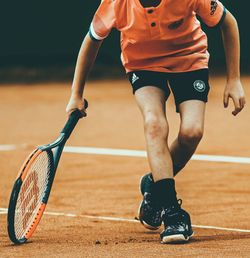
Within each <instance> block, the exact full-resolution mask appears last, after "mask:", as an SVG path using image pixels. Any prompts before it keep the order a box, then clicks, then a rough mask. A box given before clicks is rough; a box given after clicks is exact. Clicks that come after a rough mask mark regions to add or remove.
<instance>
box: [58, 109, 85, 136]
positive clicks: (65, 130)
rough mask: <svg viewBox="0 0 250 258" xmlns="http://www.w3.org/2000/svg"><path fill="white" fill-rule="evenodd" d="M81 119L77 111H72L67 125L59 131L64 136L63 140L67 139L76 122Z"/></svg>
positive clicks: (79, 112)
mask: <svg viewBox="0 0 250 258" xmlns="http://www.w3.org/2000/svg"><path fill="white" fill-rule="evenodd" d="M81 117H82V113H81V111H80V110H79V109H76V110H75V111H73V112H72V113H71V114H70V116H69V119H68V121H67V123H66V124H65V126H64V127H63V129H62V131H61V133H62V134H64V135H65V139H68V138H69V136H70V135H71V133H72V131H73V130H74V128H75V126H76V124H77V122H78V120H79V119H80V118H81Z"/></svg>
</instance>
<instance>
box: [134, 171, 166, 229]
mask: <svg viewBox="0 0 250 258" xmlns="http://www.w3.org/2000/svg"><path fill="white" fill-rule="evenodd" d="M153 184H154V181H153V177H152V174H151V173H149V174H146V175H144V176H143V177H142V178H141V182H140V191H141V193H142V195H143V200H142V202H141V204H140V207H139V220H140V222H141V223H142V224H143V225H144V227H146V228H148V229H151V230H157V229H158V228H159V227H160V226H161V224H162V218H161V212H162V208H161V207H160V206H159V205H158V204H157V202H156V201H155V200H154V196H153V194H152V187H153Z"/></svg>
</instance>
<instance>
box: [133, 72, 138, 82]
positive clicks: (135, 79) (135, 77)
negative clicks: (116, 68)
mask: <svg viewBox="0 0 250 258" xmlns="http://www.w3.org/2000/svg"><path fill="white" fill-rule="evenodd" d="M137 80H139V77H138V76H137V75H136V74H135V73H133V75H132V84H134V83H135V82H136V81H137Z"/></svg>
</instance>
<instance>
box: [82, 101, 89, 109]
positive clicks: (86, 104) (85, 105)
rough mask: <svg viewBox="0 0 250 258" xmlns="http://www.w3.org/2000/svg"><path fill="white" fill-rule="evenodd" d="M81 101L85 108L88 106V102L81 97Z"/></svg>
mask: <svg viewBox="0 0 250 258" xmlns="http://www.w3.org/2000/svg"><path fill="white" fill-rule="evenodd" d="M83 103H84V104H83V105H84V108H85V109H87V108H88V107H89V102H88V101H87V100H86V99H83Z"/></svg>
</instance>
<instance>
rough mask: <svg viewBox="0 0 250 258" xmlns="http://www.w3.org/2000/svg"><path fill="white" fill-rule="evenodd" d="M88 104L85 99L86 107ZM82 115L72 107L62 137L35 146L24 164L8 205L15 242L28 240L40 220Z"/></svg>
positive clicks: (12, 239) (11, 234)
mask: <svg viewBox="0 0 250 258" xmlns="http://www.w3.org/2000/svg"><path fill="white" fill-rule="evenodd" d="M87 106H88V102H87V101H86V100H85V108H87ZM81 117H82V113H81V112H80V111H79V110H75V111H73V112H72V113H71V115H70V116H69V119H68V121H67V123H66V124H65V126H64V128H63V129H62V131H61V133H60V135H59V137H58V138H57V139H56V140H55V141H54V142H52V143H50V144H48V145H44V146H40V147H38V148H36V149H35V150H34V151H33V152H32V153H31V154H30V155H29V156H28V158H27V159H26V161H25V162H24V164H23V166H22V167H21V170H20V172H19V174H18V177H17V179H16V181H15V183H14V186H13V189H12V193H11V196H10V201H9V209H8V234H9V237H10V240H11V241H12V242H13V243H15V244H23V243H25V242H26V241H27V240H28V239H29V238H30V237H31V236H32V234H33V233H34V231H35V229H36V227H37V225H38V223H39V222H40V220H41V217H42V215H43V213H44V210H45V208H46V205H47V203H48V199H49V195H50V191H51V187H52V184H53V180H54V177H55V173H56V169H57V166H58V163H59V160H60V157H61V154H62V151H63V148H64V145H65V143H66V141H67V140H68V138H69V136H70V135H71V133H72V131H73V130H74V128H75V126H76V124H77V122H78V120H79V119H80V118H81Z"/></svg>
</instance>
